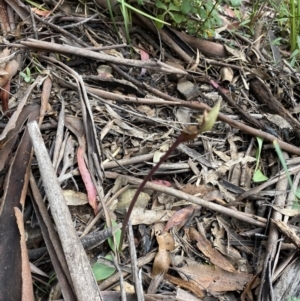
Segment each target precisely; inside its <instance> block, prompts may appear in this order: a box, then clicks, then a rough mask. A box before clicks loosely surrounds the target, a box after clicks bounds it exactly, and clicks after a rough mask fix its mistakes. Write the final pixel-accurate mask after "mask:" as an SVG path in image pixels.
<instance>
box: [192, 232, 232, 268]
mask: <svg viewBox="0 0 300 301" xmlns="http://www.w3.org/2000/svg"><path fill="white" fill-rule="evenodd" d="M189 236H190V238H191V239H192V240H196V241H197V247H198V249H199V250H200V251H201V252H202V253H203V254H204V255H205V256H206V257H208V258H209V259H210V261H211V262H212V263H213V264H215V265H216V266H218V267H220V268H222V269H223V270H225V271H228V272H236V269H235V268H234V266H233V265H232V264H231V263H230V262H229V261H228V260H227V259H226V258H225V257H224V256H222V255H221V254H220V253H219V252H218V251H217V250H216V249H214V248H213V247H212V245H211V242H210V241H209V240H208V239H207V238H206V237H205V235H203V234H202V233H200V232H198V231H197V230H196V229H195V228H190V229H189Z"/></svg>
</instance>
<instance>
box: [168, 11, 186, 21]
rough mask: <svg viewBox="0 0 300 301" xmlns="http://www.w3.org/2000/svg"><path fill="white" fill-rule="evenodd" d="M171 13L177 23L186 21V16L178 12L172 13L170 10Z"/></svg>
mask: <svg viewBox="0 0 300 301" xmlns="http://www.w3.org/2000/svg"><path fill="white" fill-rule="evenodd" d="M169 15H170V16H171V17H172V19H173V20H174V21H175V22H176V23H177V24H180V23H182V22H184V21H185V16H183V15H182V14H178V13H171V12H169Z"/></svg>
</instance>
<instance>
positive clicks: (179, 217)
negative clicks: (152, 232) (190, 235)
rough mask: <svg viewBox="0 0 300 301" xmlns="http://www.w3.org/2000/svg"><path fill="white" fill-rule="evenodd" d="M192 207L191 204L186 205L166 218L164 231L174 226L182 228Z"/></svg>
mask: <svg viewBox="0 0 300 301" xmlns="http://www.w3.org/2000/svg"><path fill="white" fill-rule="evenodd" d="M194 209H195V208H194V207H193V206H188V207H185V208H183V209H180V210H178V211H177V212H175V213H174V214H173V215H172V217H171V218H170V219H169V220H168V222H167V224H166V227H165V231H169V230H170V229H172V228H174V227H176V228H177V229H178V230H179V229H180V228H182V227H183V226H184V225H185V223H186V222H187V221H188V220H189V218H190V217H191V215H192V214H193V212H194Z"/></svg>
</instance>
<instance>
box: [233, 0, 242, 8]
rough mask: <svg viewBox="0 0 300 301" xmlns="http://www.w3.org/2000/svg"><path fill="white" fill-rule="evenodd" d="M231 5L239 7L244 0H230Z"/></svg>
mask: <svg viewBox="0 0 300 301" xmlns="http://www.w3.org/2000/svg"><path fill="white" fill-rule="evenodd" d="M230 3H231V6H233V7H239V6H240V5H241V3H242V0H230Z"/></svg>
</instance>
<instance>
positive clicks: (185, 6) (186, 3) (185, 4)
mask: <svg viewBox="0 0 300 301" xmlns="http://www.w3.org/2000/svg"><path fill="white" fill-rule="evenodd" d="M192 8H193V7H192V5H191V2H190V0H183V1H182V3H181V12H182V13H183V14H189V13H190V12H191V11H192Z"/></svg>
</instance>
